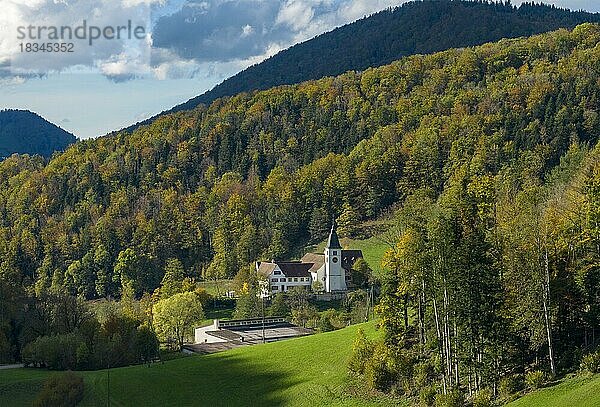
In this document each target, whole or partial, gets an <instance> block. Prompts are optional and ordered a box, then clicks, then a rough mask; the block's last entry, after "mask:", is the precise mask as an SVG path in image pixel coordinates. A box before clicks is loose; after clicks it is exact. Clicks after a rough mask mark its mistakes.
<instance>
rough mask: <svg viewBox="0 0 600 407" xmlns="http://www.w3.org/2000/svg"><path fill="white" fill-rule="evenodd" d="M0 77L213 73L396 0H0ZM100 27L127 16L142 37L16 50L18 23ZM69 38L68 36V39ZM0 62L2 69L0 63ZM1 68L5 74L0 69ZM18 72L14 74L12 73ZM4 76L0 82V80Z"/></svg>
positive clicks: (399, 0)
mask: <svg viewBox="0 0 600 407" xmlns="http://www.w3.org/2000/svg"><path fill="white" fill-rule="evenodd" d="M0 2H1V3H2V6H1V7H2V13H1V14H0V77H3V78H6V77H7V74H6V70H7V69H8V68H9V69H10V72H11V74H12V76H13V78H14V79H11V81H12V82H13V83H14V82H18V81H22V80H23V79H24V78H27V77H28V76H30V75H40V74H42V75H43V74H46V73H52V72H64V71H73V70H74V69H76V70H77V69H79V70H86V69H87V70H90V71H92V72H100V73H102V74H103V75H105V76H107V77H108V78H111V79H113V80H116V81H122V80H126V79H131V78H135V77H140V76H153V77H155V78H157V79H167V78H190V77H193V76H196V75H217V72H218V71H219V70H220V69H223V71H224V72H230V70H231V69H234V68H235V67H240V69H243V68H245V67H246V66H249V65H251V64H254V63H258V62H260V61H262V60H263V59H265V58H267V57H269V56H272V55H274V54H275V53H277V52H279V51H280V50H282V49H284V48H287V47H289V46H291V45H293V44H294V43H297V42H299V41H304V40H306V39H309V38H311V37H313V36H315V35H318V34H320V33H323V32H325V31H328V30H331V29H333V28H335V27H336V26H340V25H343V24H345V23H348V22H350V21H353V20H355V19H357V18H360V17H362V16H363V15H365V14H370V13H373V12H376V11H378V10H381V9H383V8H385V7H388V6H390V5H395V4H400V3H402V2H403V1H402V0H96V1H94V0H0ZM84 20H86V23H87V25H88V27H89V25H94V26H98V27H100V28H103V27H106V26H119V25H125V24H127V22H128V20H131V21H132V23H133V25H134V26H136V25H143V26H144V27H145V28H146V30H147V31H148V32H152V34H151V35H150V34H149V35H148V36H147V38H146V39H144V40H133V41H117V40H107V39H98V40H96V41H95V42H94V44H93V46H89V44H88V42H87V41H88V40H73V41H72V42H73V43H74V51H75V52H72V53H39V52H38V53H26V52H20V49H19V47H20V44H21V42H24V40H20V39H18V38H17V35H16V34H17V27H20V26H22V27H27V26H29V25H35V26H56V27H61V26H69V27H72V29H74V28H76V27H78V26H81V25H82V23H83V21H84ZM69 42H70V41H69ZM3 67H4V68H3ZM2 69H4V72H3V71H2ZM16 78H20V79H16ZM4 82H6V79H4V80H3V83H4Z"/></svg>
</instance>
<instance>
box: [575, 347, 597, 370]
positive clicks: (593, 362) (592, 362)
mask: <svg viewBox="0 0 600 407" xmlns="http://www.w3.org/2000/svg"><path fill="white" fill-rule="evenodd" d="M579 367H580V369H581V371H582V372H587V373H592V374H596V373H600V351H597V352H594V353H590V354H588V355H585V356H584V357H583V359H581V364H580V366H579Z"/></svg>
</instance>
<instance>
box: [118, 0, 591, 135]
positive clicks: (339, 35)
mask: <svg viewBox="0 0 600 407" xmlns="http://www.w3.org/2000/svg"><path fill="white" fill-rule="evenodd" d="M582 22H600V14H598V13H595V14H592V13H587V12H582V11H576V12H573V11H570V10H565V9H560V8H556V7H555V6H548V5H542V4H538V5H536V4H534V3H533V2H532V3H523V4H522V5H521V6H520V7H518V8H517V7H514V6H512V5H509V4H493V3H492V4H488V3H487V2H480V1H477V2H473V1H449V0H432V1H414V2H410V3H405V4H403V5H402V6H400V7H397V8H394V9H388V10H385V11H381V12H379V13H377V14H374V15H372V16H369V17H365V18H363V19H361V20H358V21H356V22H354V23H352V24H348V25H345V26H343V27H340V28H337V29H335V30H333V31H331V32H328V33H325V34H322V35H320V36H318V37H315V38H313V39H311V40H309V41H306V42H304V43H301V44H298V45H295V46H293V47H291V48H289V49H287V50H285V51H282V52H280V53H278V54H277V55H275V56H273V57H271V58H269V59H267V60H265V61H263V62H262V63H260V64H257V65H253V66H251V67H249V68H247V69H246V70H244V71H242V72H240V73H238V74H237V75H235V76H233V77H231V78H229V79H227V80H225V81H224V82H222V83H221V84H219V85H217V86H216V87H214V88H213V89H212V90H210V91H208V92H206V93H204V94H202V95H200V96H197V97H195V98H192V99H190V100H188V101H187V102H185V103H182V104H180V105H178V106H175V107H174V108H172V109H170V110H168V111H165V112H163V113H160V114H159V115H157V116H155V117H153V118H150V119H148V120H145V121H143V122H140V123H137V124H135V125H133V126H131V127H129V128H127V129H126V130H127V131H131V130H133V129H135V128H136V127H138V126H139V125H142V124H148V123H149V122H151V121H153V120H154V119H155V118H156V117H158V116H161V115H163V114H166V113H173V112H177V111H181V110H190V109H193V108H195V107H196V106H198V105H199V104H210V103H211V102H213V101H214V100H216V99H218V98H220V97H224V96H233V95H236V94H238V93H241V92H249V91H253V90H264V89H269V88H271V87H274V86H278V85H287V84H296V83H300V82H303V81H307V80H312V79H320V78H322V77H325V76H336V75H339V74H341V73H344V72H347V71H352V70H355V71H362V70H364V69H366V68H369V67H377V66H382V65H386V64H388V63H390V62H392V61H395V60H397V59H400V58H401V57H403V56H407V55H412V54H430V53H434V52H437V51H442V50H446V49H449V48H461V47H467V46H474V45H479V44H484V43H486V42H493V41H497V40H499V39H501V38H516V37H523V36H530V35H533V34H538V33H543V32H547V31H553V30H556V29H558V28H573V27H575V26H576V25H578V24H580V23H582Z"/></svg>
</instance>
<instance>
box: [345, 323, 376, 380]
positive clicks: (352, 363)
mask: <svg viewBox="0 0 600 407" xmlns="http://www.w3.org/2000/svg"><path fill="white" fill-rule="evenodd" d="M373 349H374V345H373V342H371V341H370V340H369V339H367V336H366V335H365V331H363V330H362V328H360V329H359V330H358V332H356V339H354V343H353V344H352V354H351V355H350V360H349V361H348V368H349V369H350V371H351V372H353V373H356V374H364V373H365V366H366V364H367V361H368V360H369V358H370V357H371V355H372V354H373Z"/></svg>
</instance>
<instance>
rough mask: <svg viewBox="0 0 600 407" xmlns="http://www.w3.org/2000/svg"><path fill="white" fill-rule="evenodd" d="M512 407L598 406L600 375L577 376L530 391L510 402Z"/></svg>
mask: <svg viewBox="0 0 600 407" xmlns="http://www.w3.org/2000/svg"><path fill="white" fill-rule="evenodd" d="M508 406H510V407H598V406H600V375H595V376H591V377H576V378H573V379H567V380H564V381H562V382H561V383H559V384H557V385H555V386H552V387H547V388H545V389H541V390H538V391H536V392H533V393H530V394H528V395H526V396H524V397H521V398H520V399H518V400H515V401H513V402H512V403H510V404H508Z"/></svg>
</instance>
